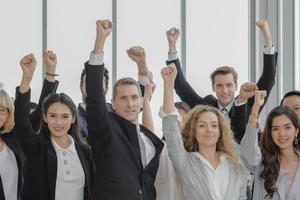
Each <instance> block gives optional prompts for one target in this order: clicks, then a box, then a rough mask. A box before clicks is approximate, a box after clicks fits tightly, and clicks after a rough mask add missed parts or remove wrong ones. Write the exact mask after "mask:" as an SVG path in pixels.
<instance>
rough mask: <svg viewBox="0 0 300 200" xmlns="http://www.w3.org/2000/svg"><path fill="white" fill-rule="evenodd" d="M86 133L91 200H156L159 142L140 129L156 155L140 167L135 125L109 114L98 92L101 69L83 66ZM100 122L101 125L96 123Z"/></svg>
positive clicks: (156, 138)
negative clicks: (91, 164)
mask: <svg viewBox="0 0 300 200" xmlns="http://www.w3.org/2000/svg"><path fill="white" fill-rule="evenodd" d="M85 68H86V72H87V73H86V74H87V76H86V83H87V87H86V88H87V112H88V131H89V136H90V141H91V146H92V152H93V157H94V159H95V162H96V176H95V181H94V185H93V189H92V198H91V199H92V200H141V199H143V200H155V199H156V191H155V188H154V180H155V177H156V173H157V169H158V164H159V155H160V153H161V151H162V148H163V143H162V141H161V140H160V139H159V138H158V137H157V136H156V135H155V134H154V133H152V132H151V131H149V130H148V129H146V128H145V127H143V126H141V131H142V132H143V133H145V134H146V136H147V137H148V138H149V139H150V140H151V141H152V143H153V145H154V146H155V149H156V153H155V156H154V157H153V158H152V160H151V161H150V163H148V165H147V166H146V167H145V168H143V166H142V162H141V155H140V147H139V142H138V137H137V131H136V125H135V124H133V123H131V122H129V121H127V120H125V119H124V118H122V117H120V116H118V115H117V114H115V113H112V112H108V111H107V109H106V101H105V97H104V95H103V93H102V91H101V88H102V79H103V70H104V66H103V65H101V66H90V65H89V64H87V63H86V64H85ZM99 122H100V123H99Z"/></svg>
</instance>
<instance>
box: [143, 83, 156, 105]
mask: <svg viewBox="0 0 300 200" xmlns="http://www.w3.org/2000/svg"><path fill="white" fill-rule="evenodd" d="M155 88H156V84H154V83H149V84H147V85H146V86H145V92H144V99H145V100H148V101H150V99H151V97H152V95H153V93H154V91H155Z"/></svg>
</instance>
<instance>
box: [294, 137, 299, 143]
mask: <svg viewBox="0 0 300 200" xmlns="http://www.w3.org/2000/svg"><path fill="white" fill-rule="evenodd" d="M294 144H296V145H297V144H298V137H297V136H295V138H294Z"/></svg>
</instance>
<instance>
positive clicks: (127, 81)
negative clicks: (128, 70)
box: [113, 77, 142, 99]
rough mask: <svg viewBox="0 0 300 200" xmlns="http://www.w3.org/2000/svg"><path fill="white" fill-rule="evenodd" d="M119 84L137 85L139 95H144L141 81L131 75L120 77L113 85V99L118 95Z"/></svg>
mask: <svg viewBox="0 0 300 200" xmlns="http://www.w3.org/2000/svg"><path fill="white" fill-rule="evenodd" d="M119 85H135V86H136V87H137V89H138V93H139V96H140V97H141V96H142V92H141V88H140V85H139V83H138V82H137V81H136V80H134V79H133V78H131V77H125V78H121V79H119V80H118V81H117V82H116V83H115V84H114V86H113V99H115V98H116V96H117V88H118V86H119Z"/></svg>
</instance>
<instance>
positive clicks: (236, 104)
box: [234, 99, 248, 106]
mask: <svg viewBox="0 0 300 200" xmlns="http://www.w3.org/2000/svg"><path fill="white" fill-rule="evenodd" d="M247 102H248V101H244V102H242V103H237V99H236V100H235V101H234V105H235V106H241V105H244V104H246V103H247Z"/></svg>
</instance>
